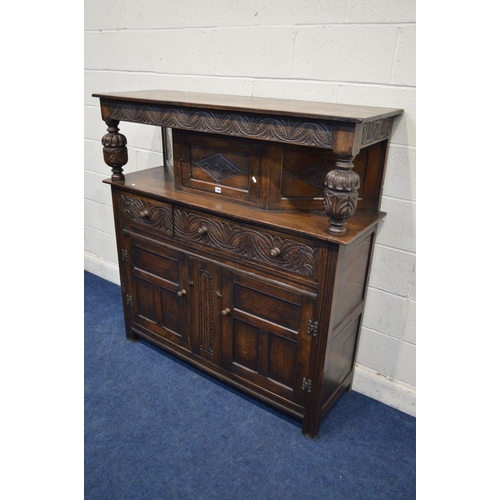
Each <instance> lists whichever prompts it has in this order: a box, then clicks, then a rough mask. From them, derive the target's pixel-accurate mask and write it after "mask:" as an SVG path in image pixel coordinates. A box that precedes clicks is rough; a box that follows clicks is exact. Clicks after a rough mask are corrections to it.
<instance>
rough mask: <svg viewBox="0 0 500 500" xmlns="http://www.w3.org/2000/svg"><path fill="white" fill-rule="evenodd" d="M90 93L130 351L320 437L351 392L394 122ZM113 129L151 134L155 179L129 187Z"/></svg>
mask: <svg viewBox="0 0 500 500" xmlns="http://www.w3.org/2000/svg"><path fill="white" fill-rule="evenodd" d="M93 95H94V97H97V98H99V99H100V107H101V113H102V119H103V120H104V121H105V122H106V125H107V133H106V134H105V135H104V137H103V138H102V145H103V152H104V160H105V162H106V164H107V165H109V166H110V167H111V169H112V176H111V178H110V179H107V180H105V181H104V182H106V183H107V184H109V185H110V187H111V191H112V198H113V209H114V218H115V228H116V240H117V248H118V256H119V263H120V280H121V290H122V296H123V308H124V316H125V324H126V336H127V338H128V339H130V340H132V341H133V340H136V339H138V338H143V339H146V340H147V341H149V342H151V343H153V344H155V345H157V346H159V347H161V348H163V349H165V350H167V351H168V352H170V353H172V354H174V355H176V356H178V357H179V358H181V359H183V360H185V361H187V362H189V363H191V364H192V365H194V366H196V367H197V368H199V369H201V370H203V371H204V372H206V373H208V374H210V375H212V376H214V377H216V378H217V379H219V380H222V381H224V382H226V383H227V384H230V385H231V386H233V387H236V388H237V389H240V390H242V391H244V392H245V393H248V394H250V395H252V396H254V397H255V398H258V399H259V400H261V401H264V402H265V403H267V404H269V405H271V406H273V407H275V408H277V409H278V410H280V411H282V412H285V413H287V414H289V415H291V416H293V417H295V418H297V419H299V420H300V421H301V422H302V433H303V434H304V435H305V436H308V437H310V438H315V437H316V436H317V435H318V431H319V428H320V423H321V420H322V418H323V417H324V416H325V415H326V413H327V412H328V410H329V409H330V408H331V407H332V405H333V404H334V403H335V402H336V401H337V400H338V398H339V397H340V396H341V395H342V393H343V392H344V391H346V390H350V388H351V385H352V380H353V374H354V367H355V360H356V350H357V345H358V339H359V332H360V328H361V321H362V315H363V308H364V302H365V296H366V288H367V283H368V277H369V272H370V263H371V257H372V252H373V247H374V241H375V236H376V231H377V226H378V223H379V222H380V221H381V220H382V218H383V217H384V216H385V214H384V213H383V212H381V211H380V210H379V207H380V201H381V192H382V185H383V180H384V171H385V165H386V159H387V151H388V143H389V139H390V136H391V131H392V127H393V122H394V119H395V118H396V117H397V116H399V115H400V114H402V112H403V111H402V110H400V109H385V108H374V107H363V106H350V105H341V104H328V103H318V102H305V101H291V100H282V99H264V98H250V97H237V96H224V95H215V94H198V93H188V92H173V91H160V90H158V91H133V92H120V93H105V94H93ZM123 121H125V122H133V123H141V124H146V125H152V126H156V127H160V128H161V133H162V138H163V151H164V164H163V165H160V166H158V167H155V168H151V169H147V170H141V171H137V172H133V173H127V174H126V175H124V173H123V166H124V165H125V164H126V163H127V146H126V145H127V140H126V137H125V136H124V135H123V134H122V133H120V131H119V123H120V122H123ZM170 131H171V138H172V140H171V144H172V150H171V151H167V144H170V141H169V140H168V138H169V133H170ZM169 155H170V156H171V157H173V165H170V164H169V162H168V161H167V159H168V157H169ZM166 383H167V381H166Z"/></svg>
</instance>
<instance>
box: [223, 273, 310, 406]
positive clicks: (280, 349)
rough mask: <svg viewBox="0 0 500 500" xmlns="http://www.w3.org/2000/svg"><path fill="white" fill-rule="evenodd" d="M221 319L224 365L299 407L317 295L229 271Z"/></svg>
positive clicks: (306, 374) (308, 356)
mask: <svg viewBox="0 0 500 500" xmlns="http://www.w3.org/2000/svg"><path fill="white" fill-rule="evenodd" d="M228 274H229V275H230V276H225V278H224V284H225V290H224V294H223V300H224V303H225V307H227V309H226V311H227V314H226V315H225V316H224V317H223V318H222V335H223V347H222V350H223V356H222V357H223V361H222V363H223V365H224V367H225V368H226V369H227V370H229V371H231V372H232V373H234V374H235V375H237V376H239V377H241V378H243V379H246V380H247V381H249V382H251V383H252V384H254V385H256V386H259V387H262V388H264V389H266V390H267V391H270V392H272V393H273V394H276V395H278V396H280V397H282V398H284V399H287V400H290V401H293V402H295V403H298V404H303V403H304V400H305V394H306V393H305V390H304V388H303V386H304V382H305V380H306V379H307V378H308V373H309V359H310V355H311V336H310V335H308V333H307V331H308V325H309V324H310V322H311V321H313V320H314V314H315V304H316V300H315V299H316V297H315V296H314V295H312V294H308V293H306V292H300V291H297V289H293V288H289V287H287V286H286V285H283V286H279V285H276V283H275V282H274V283H270V282H267V281H264V280H261V279H259V278H253V277H248V276H242V275H239V274H236V273H228Z"/></svg>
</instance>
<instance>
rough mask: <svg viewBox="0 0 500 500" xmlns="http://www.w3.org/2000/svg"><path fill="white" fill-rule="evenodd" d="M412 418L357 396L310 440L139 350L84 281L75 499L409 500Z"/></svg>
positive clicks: (104, 298)
mask: <svg viewBox="0 0 500 500" xmlns="http://www.w3.org/2000/svg"><path fill="white" fill-rule="evenodd" d="M415 423H416V421H415V418H414V417H411V416H409V415H406V414H404V413H402V412H400V411H397V410H395V409H393V408H390V407H388V406H386V405H384V404H382V403H379V402H377V401H375V400H373V399H371V398H368V397H366V396H363V395H361V394H359V393H356V392H351V393H349V394H345V395H344V396H343V397H342V398H341V399H340V401H339V403H338V404H337V405H336V406H335V407H334V408H333V410H332V411H331V412H330V413H329V415H328V416H327V418H326V419H325V420H324V421H323V424H322V427H321V429H320V434H319V437H318V439H317V440H315V441H311V440H309V439H307V438H305V437H303V436H302V434H301V426H300V424H299V423H297V422H295V421H293V420H291V419H289V418H288V417H285V416H283V415H281V414H279V413H278V412H276V411H274V410H272V409H270V408H269V407H267V406H264V405H263V404H260V403H258V402H256V401H255V400H253V399H251V398H249V397H246V396H245V395H243V394H241V393H239V392H237V391H235V390H233V389H230V388H228V387H227V386H225V385H224V384H222V383H220V382H218V381H215V380H214V379H212V378H209V377H207V376H205V375H204V374H203V373H201V372H200V371H199V370H196V369H194V368H191V367H189V366H188V365H187V364H186V363H184V362H181V361H179V360H177V359H175V358H174V357H173V356H170V355H169V354H166V353H163V352H162V351H160V350H159V349H157V348H156V347H154V346H152V345H150V344H148V343H146V342H142V341H139V342H136V343H132V342H129V341H127V340H126V339H125V332H124V323H123V318H122V305H121V296H120V289H119V287H118V286H117V285H114V284H113V283H110V282H108V281H105V280H103V279H101V278H99V277H97V276H95V275H92V274H90V273H87V272H85V499H87V500H108V499H109V500H118V499H134V500H142V499H145V500H167V499H168V500H170V499H180V500H209V499H213V500H226V499H227V500H246V499H252V500H267V499H269V500H271V499H272V500H281V499H283V500H295V499H296V500H322V499H325V500H326V499H335V500H343V499H353V500H363V499H370V500H371V499H383V500H390V499H395V500H406V499H413V498H415V489H416V486H415V483H416V478H415V469H416V467H415V451H416V450H415V427H416V425H415Z"/></svg>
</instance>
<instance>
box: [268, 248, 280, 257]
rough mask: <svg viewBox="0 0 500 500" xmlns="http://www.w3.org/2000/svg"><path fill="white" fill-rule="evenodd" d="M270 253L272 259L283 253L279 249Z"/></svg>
mask: <svg viewBox="0 0 500 500" xmlns="http://www.w3.org/2000/svg"><path fill="white" fill-rule="evenodd" d="M270 253H271V257H278V256H279V254H280V253H281V250H280V249H279V248H273V249H272V250H271V252H270Z"/></svg>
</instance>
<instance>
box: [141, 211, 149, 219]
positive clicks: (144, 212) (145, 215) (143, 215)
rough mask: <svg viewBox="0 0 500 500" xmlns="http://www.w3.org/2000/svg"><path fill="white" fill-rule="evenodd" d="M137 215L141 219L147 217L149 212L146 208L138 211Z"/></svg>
mask: <svg viewBox="0 0 500 500" xmlns="http://www.w3.org/2000/svg"><path fill="white" fill-rule="evenodd" d="M139 216H140V217H141V218H142V219H147V218H148V217H149V212H148V211H147V210H143V211H142V212H139Z"/></svg>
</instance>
